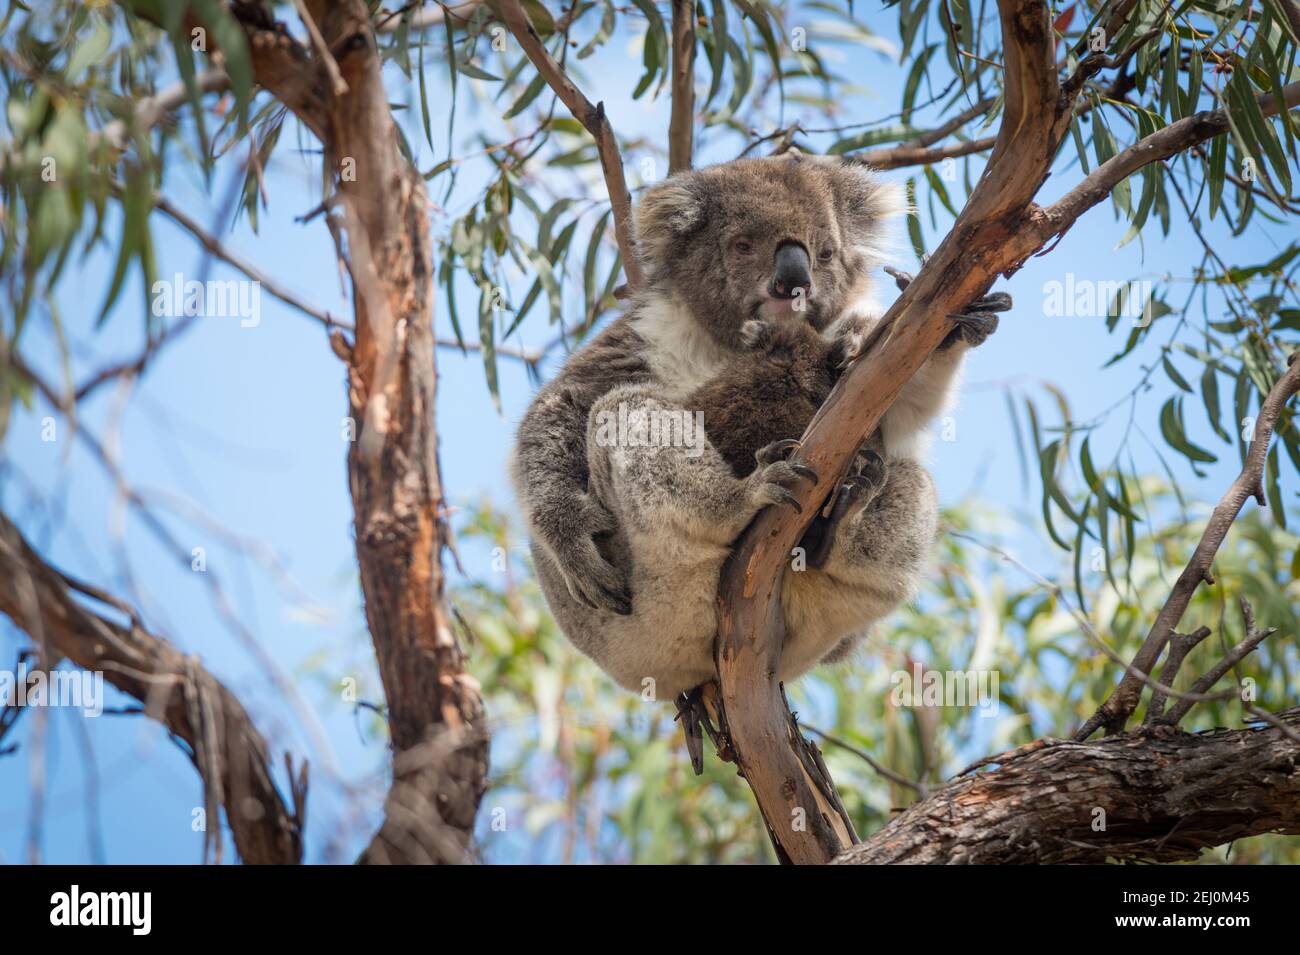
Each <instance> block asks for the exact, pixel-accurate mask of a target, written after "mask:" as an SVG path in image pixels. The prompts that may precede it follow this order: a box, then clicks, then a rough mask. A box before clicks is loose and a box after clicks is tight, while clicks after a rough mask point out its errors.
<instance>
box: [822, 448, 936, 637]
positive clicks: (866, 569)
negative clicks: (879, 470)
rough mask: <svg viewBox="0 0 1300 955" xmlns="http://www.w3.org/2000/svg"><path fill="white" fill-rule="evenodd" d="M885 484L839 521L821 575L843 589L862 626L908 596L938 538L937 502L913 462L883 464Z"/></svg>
mask: <svg viewBox="0 0 1300 955" xmlns="http://www.w3.org/2000/svg"><path fill="white" fill-rule="evenodd" d="M883 471H884V474H883V480H882V481H881V483H880V486H879V489H878V490H877V491H876V492H875V493H874V494H873V495H871V496H870V498H869V500H868V501H867V503H866V504H865V505H864V506H861V507H859V508H857V509H856V512H850V513H849V514H848V516H846V517H845V518H844V519H842V520H841V521H840V522H839V524H838V526H837V528H836V533H835V535H834V540H833V541H832V542H831V543H830V545H829V554H828V556H827V558H826V560H825V562H824V565H823V567H822V572H823V573H825V574H826V575H828V576H829V577H832V578H834V579H835V580H836V581H837V582H838V583H840V584H841V585H843V586H844V587H845V589H846V591H848V592H849V593H851V594H852V595H853V597H852V599H853V600H854V602H855V603H857V604H859V605H860V607H861V610H862V614H861V618H862V619H863V620H864V621H870V620H875V619H878V618H879V617H882V616H884V615H885V614H886V613H888V612H889V611H890V610H892V609H893V608H894V607H896V606H897V605H898V604H900V603H902V602H903V601H904V600H907V599H908V598H909V597H911V596H912V593H913V591H914V590H915V587H916V584H917V582H918V581H919V580H920V578H921V576H922V574H923V573H924V572H925V567H926V564H927V561H928V558H929V555H930V551H931V549H932V547H933V545H934V542H935V539H936V535H937V533H938V518H939V508H938V497H937V495H936V493H935V489H934V482H933V480H932V479H931V478H930V475H929V473H928V472H927V471H926V470H925V468H923V467H921V465H919V464H917V463H916V462H915V461H914V460H912V459H911V458H885V459H884V460H883Z"/></svg>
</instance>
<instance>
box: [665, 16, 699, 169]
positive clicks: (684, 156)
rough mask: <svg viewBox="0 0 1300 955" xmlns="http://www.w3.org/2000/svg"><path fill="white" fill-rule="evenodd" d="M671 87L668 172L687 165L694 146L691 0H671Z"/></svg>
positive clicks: (687, 167)
mask: <svg viewBox="0 0 1300 955" xmlns="http://www.w3.org/2000/svg"><path fill="white" fill-rule="evenodd" d="M672 4H673V54H672V70H673V86H672V115H671V116H670V117H669V120H668V175H670V176H671V175H672V174H673V173H675V172H682V171H683V170H686V169H690V168H691V157H692V155H693V153H694V145H695V0H672Z"/></svg>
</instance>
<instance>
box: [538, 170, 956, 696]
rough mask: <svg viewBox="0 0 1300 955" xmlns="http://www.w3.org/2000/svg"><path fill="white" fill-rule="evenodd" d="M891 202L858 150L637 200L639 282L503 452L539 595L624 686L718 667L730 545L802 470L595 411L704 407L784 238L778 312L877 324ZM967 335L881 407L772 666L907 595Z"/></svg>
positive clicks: (829, 330)
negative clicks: (690, 442) (791, 253)
mask: <svg viewBox="0 0 1300 955" xmlns="http://www.w3.org/2000/svg"><path fill="white" fill-rule="evenodd" d="M901 211H902V201H901V197H900V194H899V192H898V190H897V189H896V188H894V187H892V186H889V185H887V184H885V183H883V182H881V181H880V180H878V179H877V178H875V176H874V175H873V174H872V173H871V172H870V170H868V169H866V168H865V167H863V166H861V165H859V164H856V163H854V162H852V161H848V160H839V159H823V158H812V157H797V156H796V157H789V156H786V157H777V158H767V159H756V160H743V161H738V162H733V163H727V164H724V165H722V166H715V167H711V168H707V169H701V170H697V171H694V172H690V173H685V174H682V175H678V176H674V177H672V178H671V179H669V180H667V181H666V182H664V183H662V184H660V185H658V186H656V187H654V188H653V189H651V190H649V191H648V192H647V193H646V195H645V196H644V198H643V199H642V202H641V205H640V207H639V209H638V212H637V226H638V233H639V239H640V243H641V248H642V252H643V256H644V258H645V265H646V274H647V276H648V282H647V285H646V287H645V288H644V289H643V290H642V291H641V292H640V293H639V294H638V295H637V297H636V298H635V299H634V301H633V303H632V306H631V308H630V310H629V311H628V313H627V314H625V315H624V316H622V317H620V318H619V319H617V320H616V321H615V322H613V323H612V324H611V325H610V326H609V327H608V328H607V329H606V330H605V331H604V332H603V333H602V334H600V335H599V336H598V337H597V338H596V339H595V340H593V341H592V342H591V343H589V344H588V345H586V346H584V347H583V348H582V349H581V350H579V351H578V352H577V353H575V354H574V355H573V356H572V357H571V358H570V359H569V361H568V362H567V363H566V364H565V366H564V367H563V368H562V369H561V370H560V372H559V373H558V374H557V375H556V377H555V378H554V379H553V380H552V381H551V382H549V383H548V384H547V385H546V386H545V387H543V388H542V390H541V391H540V392H539V393H538V395H537V397H536V399H535V400H534V402H533V404H532V406H531V407H530V408H529V409H528V411H527V413H526V414H525V416H524V419H523V421H522V422H521V424H520V428H519V436H518V441H517V444H516V448H515V455H514V459H513V462H512V471H513V477H514V482H515V486H516V490H517V492H518V496H519V500H520V503H521V506H522V508H523V510H524V514H525V517H526V520H527V522H528V529H529V532H530V535H531V545H532V553H533V558H534V561H535V565H536V568H537V573H538V577H539V579H540V581H541V584H542V589H543V591H544V593H545V595H546V599H547V601H548V603H549V604H550V607H551V610H552V612H553V613H554V614H555V617H556V620H557V622H558V623H559V624H560V627H561V628H562V629H563V630H564V632H565V633H566V634H567V635H568V637H569V638H570V640H572V641H573V643H574V644H575V645H576V646H577V647H578V648H579V649H580V650H582V651H583V652H584V653H586V654H587V655H588V656H590V657H591V658H592V659H593V660H595V661H596V662H597V663H598V664H599V665H600V666H601V668H602V669H604V670H605V671H606V672H607V673H609V674H610V676H612V677H613V678H614V679H615V680H617V681H618V682H619V683H620V684H622V685H623V686H626V687H628V688H630V689H635V690H640V691H643V692H646V693H647V694H648V695H649V694H653V696H654V697H655V698H657V699H661V700H667V699H671V698H673V697H674V696H675V695H676V694H677V693H679V692H683V691H685V690H689V689H691V688H692V687H694V686H696V685H697V684H699V683H701V682H703V681H704V680H707V679H710V678H711V677H712V675H713V672H714V671H713V649H712V648H713V639H714V634H715V631H716V591H717V584H718V575H719V572H720V570H721V567H722V563H723V561H724V560H725V558H726V556H727V553H728V551H729V547H730V545H731V543H732V542H733V541H734V539H735V538H736V536H737V535H738V534H739V533H740V531H741V530H743V529H744V527H745V526H746V525H747V524H748V523H749V521H750V520H752V519H753V517H754V515H755V514H756V513H757V512H758V510H759V509H760V508H762V507H764V506H766V505H767V504H771V503H778V502H781V501H782V500H783V499H784V498H785V497H786V495H787V491H788V488H790V487H791V486H793V484H794V482H796V481H799V480H803V479H805V478H803V477H802V476H801V475H800V474H799V473H797V471H796V470H795V469H793V468H792V467H791V466H790V465H789V464H787V463H786V462H784V461H782V460H780V459H773V458H771V457H770V456H769V458H768V460H762V459H761V457H760V461H759V462H758V466H756V467H755V468H754V469H753V470H752V472H751V473H749V474H747V475H744V476H738V475H737V474H736V473H735V471H734V469H733V468H732V467H730V466H729V465H728V464H727V462H726V460H725V459H724V457H723V456H722V455H721V454H720V453H719V451H718V450H717V449H716V448H714V447H713V445H712V444H710V443H708V442H707V441H705V442H703V444H702V446H700V447H699V448H698V451H699V453H698V454H696V453H695V450H696V449H687V448H682V447H661V446H649V447H647V446H637V444H636V442H627V441H619V440H613V441H610V440H607V439H608V437H609V435H608V434H607V433H603V432H599V428H600V426H601V425H600V423H601V422H602V421H604V422H608V421H610V420H613V419H615V418H618V416H619V415H620V414H622V416H623V419H624V420H628V416H629V415H631V416H632V418H633V419H635V418H636V416H637V415H647V414H679V413H682V412H693V411H695V410H699V409H696V408H691V407H688V406H687V405H688V404H689V400H690V397H691V395H692V393H694V392H696V390H697V389H700V388H701V387H702V386H704V385H706V384H708V383H709V382H711V381H714V380H715V379H717V378H718V377H719V376H720V375H724V374H725V373H727V372H728V371H731V372H732V373H733V374H734V372H735V368H736V364H735V363H736V362H737V361H738V360H740V359H742V358H744V349H745V338H744V336H743V335H742V331H741V330H742V328H743V327H744V326H745V323H746V322H747V321H750V320H752V319H754V318H769V317H773V316H772V315H770V314H769V312H768V309H769V308H770V307H772V306H770V305H768V304H766V303H765V294H764V291H763V290H765V289H766V287H767V282H768V279H769V277H770V276H769V272H770V263H771V261H772V255H773V252H774V249H775V247H776V246H777V245H778V244H779V243H780V242H782V241H797V242H800V243H803V244H804V245H805V248H807V249H808V250H809V252H810V254H811V258H812V262H813V287H812V289H811V292H810V293H809V295H808V297H807V300H806V301H805V302H801V303H800V304H801V305H802V306H803V308H802V310H800V311H798V312H797V313H796V314H795V315H794V316H790V315H788V314H786V315H785V316H783V317H785V318H787V319H789V318H795V319H798V318H802V319H803V320H804V321H807V322H808V323H809V324H810V325H811V326H812V327H813V328H815V329H817V330H819V331H821V332H822V333H823V334H824V336H825V337H826V339H827V340H828V342H834V343H835V347H836V348H837V349H840V350H846V349H847V350H849V351H850V352H852V350H853V348H854V346H855V344H856V343H857V342H859V341H860V340H861V338H862V337H863V336H865V335H866V334H867V333H868V332H869V331H870V329H871V327H872V326H873V324H874V323H875V322H876V321H878V318H879V312H878V310H877V309H875V308H874V307H873V306H872V305H870V304H869V303H867V302H866V296H867V295H868V294H869V293H870V290H871V289H870V284H869V278H868V273H869V271H870V269H871V268H872V267H874V266H875V265H877V264H879V262H880V257H881V249H880V243H881V242H882V240H883V237H884V235H885V230H886V227H887V220H888V219H890V218H892V217H893V216H896V215H897V214H898V213H899V212H901ZM967 348H968V344H967V343H966V342H965V341H964V340H959V341H958V342H956V343H955V344H954V345H953V347H951V348H946V349H944V350H942V351H941V352H937V353H936V354H935V355H934V357H933V358H932V359H931V360H930V361H929V362H927V363H926V365H925V366H923V367H922V369H921V370H920V371H919V372H918V373H917V375H916V376H914V378H913V380H912V382H911V383H909V385H908V386H907V387H906V388H905V389H904V391H903V393H902V395H901V396H900V398H899V399H898V401H897V402H895V405H894V407H893V408H892V409H891V411H890V413H889V414H888V415H886V417H885V420H884V421H883V422H882V426H881V432H880V441H879V448H880V450H881V452H882V456H883V465H882V469H883V478H882V479H881V480H880V481H879V483H878V484H875V483H873V484H872V485H871V487H870V490H869V493H868V495H867V497H866V498H865V499H864V500H862V501H858V502H857V505H856V506H855V508H853V509H851V510H852V513H851V516H850V517H848V518H847V519H846V520H845V522H844V524H843V525H842V526H841V527H840V529H839V533H838V535H837V536H836V538H835V539H834V541H833V544H832V546H831V547H830V549H829V550H830V552H829V556H828V558H827V559H826V562H825V565H824V566H823V567H822V568H820V569H806V570H801V571H791V572H789V573H787V574H786V575H785V584H784V590H783V603H784V606H785V611H786V626H787V643H786V647H785V653H784V656H783V658H782V664H781V670H780V674H779V675H780V677H781V678H782V679H793V678H794V677H796V676H798V675H799V674H801V673H803V672H805V671H806V670H807V669H809V668H810V667H812V666H814V665H815V664H816V663H817V662H819V661H820V660H822V659H829V658H836V659H838V658H842V657H843V656H844V655H846V654H847V653H848V652H849V650H850V649H851V648H852V646H853V645H854V644H855V643H856V642H857V641H858V640H859V639H861V637H862V635H863V634H864V633H865V631H866V628H867V626H868V625H869V624H870V623H872V622H873V621H875V620H878V619H879V618H881V617H882V616H884V615H885V614H887V613H888V612H890V611H891V610H892V609H893V608H894V607H896V606H897V605H898V604H899V603H900V602H901V601H904V600H906V599H908V597H909V596H910V595H911V593H912V592H913V590H914V588H915V585H916V583H917V581H918V580H919V579H920V576H921V574H922V573H923V571H924V567H925V564H926V559H927V555H928V553H929V550H930V548H931V546H932V544H933V541H934V537H935V533H936V522H937V502H936V495H935V491H934V486H933V483H932V481H931V479H930V477H929V475H928V473H927V472H926V471H925V469H924V468H923V467H922V466H921V464H920V463H919V461H918V458H919V456H920V453H921V451H922V446H923V441H922V440H921V436H922V434H923V432H924V430H925V429H926V427H927V426H928V424H929V422H930V420H931V419H932V418H933V417H934V415H935V414H937V413H938V412H939V411H940V410H942V408H943V407H944V406H945V405H946V404H947V402H948V400H949V395H950V392H951V389H952V386H953V383H954V381H955V378H956V375H957V371H958V368H959V366H960V359H961V355H962V354H964V352H965V351H966V349H967ZM751 367H754V366H753V365H752V362H751ZM688 420H689V419H688ZM789 437H792V438H795V437H798V435H789Z"/></svg>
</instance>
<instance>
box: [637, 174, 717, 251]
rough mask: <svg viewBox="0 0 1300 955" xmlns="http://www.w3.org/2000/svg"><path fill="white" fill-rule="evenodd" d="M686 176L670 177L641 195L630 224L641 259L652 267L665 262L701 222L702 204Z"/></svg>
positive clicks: (691, 182)
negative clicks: (633, 230) (633, 225)
mask: <svg viewBox="0 0 1300 955" xmlns="http://www.w3.org/2000/svg"><path fill="white" fill-rule="evenodd" d="M694 186H695V183H694V182H693V181H692V179H691V177H690V176H689V175H685V176H681V175H679V176H672V177H670V178H668V179H665V180H664V181H663V182H661V183H659V184H658V185H655V186H652V187H651V188H650V189H648V190H646V192H645V194H644V195H642V196H641V201H640V203H638V204H637V208H636V212H635V213H634V215H633V221H634V223H635V225H636V235H637V243H638V245H639V247H640V255H641V258H642V259H643V260H644V261H645V262H646V264H647V265H649V266H651V267H652V268H653V267H654V266H655V265H658V264H660V263H662V262H666V261H668V260H669V259H670V258H672V256H673V255H674V253H676V252H677V250H678V249H679V247H680V246H681V243H682V242H683V241H684V240H685V239H686V238H687V237H688V236H690V234H691V233H692V232H694V231H695V230H696V229H697V228H699V227H700V226H701V225H702V224H703V222H704V203H703V201H702V200H701V198H700V197H699V196H698V195H697V193H696V191H695V188H694Z"/></svg>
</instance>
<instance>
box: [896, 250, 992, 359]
mask: <svg viewBox="0 0 1300 955" xmlns="http://www.w3.org/2000/svg"><path fill="white" fill-rule="evenodd" d="M885 272H887V273H888V274H889V275H891V276H893V279H894V284H895V285H897V286H898V290H899V291H900V292H901V291H903V290H904V289H906V288H907V287H908V286H909V285H911V284H912V279H913V276H912V275H911V274H910V273H908V272H904V271H902V270H900V269H894V268H890V267H889V266H885ZM1011 307H1012V302H1011V296H1010V295H1008V294H1007V293H1006V292H994V293H992V294H991V295H985V296H984V297H982V298H977V299H976V300H975V301H973V302H971V303H970V304H969V305H967V306H966V310H965V311H963V312H961V313H960V314H957V315H949V316H948V317H949V318H950V319H952V321H953V322H954V323H956V326H957V327H956V328H954V329H953V330H952V331H951V332H949V333H948V337H947V338H945V339H944V340H943V342H942V344H940V345H939V347H940V348H947V347H948V346H950V345H953V344H956V343H957V342H965V343H966V344H967V345H969V346H970V347H972V348H974V347H976V346H977V345H982V344H984V342H986V341H987V340H988V337H989V336H990V335H992V334H993V333H994V332H995V331H996V330H997V327H998V316H997V314H996V313H997V312H1009V311H1010V310H1011Z"/></svg>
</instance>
